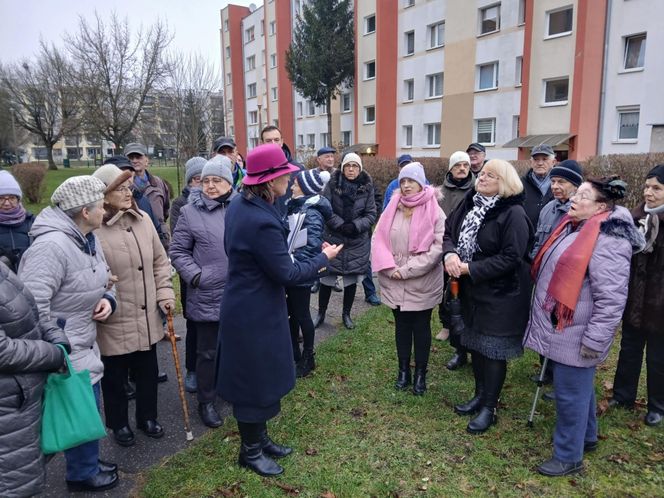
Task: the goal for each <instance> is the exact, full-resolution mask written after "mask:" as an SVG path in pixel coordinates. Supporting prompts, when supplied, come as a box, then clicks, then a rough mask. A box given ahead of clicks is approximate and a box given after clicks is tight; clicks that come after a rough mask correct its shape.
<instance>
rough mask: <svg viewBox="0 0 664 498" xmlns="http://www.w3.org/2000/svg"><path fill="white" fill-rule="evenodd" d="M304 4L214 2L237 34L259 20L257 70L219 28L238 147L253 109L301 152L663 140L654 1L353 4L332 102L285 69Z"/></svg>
mask: <svg viewBox="0 0 664 498" xmlns="http://www.w3.org/2000/svg"><path fill="white" fill-rule="evenodd" d="M304 4H306V1H303V0H271V1H267V2H266V3H265V5H264V6H262V7H259V8H258V9H255V10H253V11H249V9H246V8H240V7H237V6H233V5H229V6H228V7H226V8H225V9H224V10H222V22H223V21H224V20H225V19H229V20H230V23H231V26H226V28H227V29H230V31H231V32H232V31H233V26H232V23H233V19H235V21H234V22H236V23H237V24H238V26H239V27H240V30H242V31H243V33H244V32H245V31H246V30H247V29H251V26H254V35H255V36H256V37H258V27H257V26H258V24H256V21H255V20H254V19H261V18H262V19H263V21H262V22H263V25H264V28H263V32H261V36H263V41H262V42H260V43H259V45H260V44H262V45H263V46H264V47H265V48H264V49H263V50H264V54H266V57H267V61H268V62H267V65H266V66H260V65H258V63H257V65H256V68H255V69H251V70H247V69H246V67H245V66H243V65H242V64H245V63H246V59H247V58H250V57H252V56H255V57H256V61H258V60H259V59H260V54H259V52H257V49H255V48H253V46H252V45H251V43H247V41H246V37H245V39H244V40H242V41H241V42H240V43H239V44H233V40H234V39H235V38H233V37H232V36H228V37H224V36H222V53H224V54H225V55H224V56H222V59H223V61H224V71H225V73H226V74H227V79H228V81H229V82H232V88H229V89H227V92H229V90H230V92H229V93H228V94H227V95H228V98H230V99H233V100H234V101H235V103H234V105H235V106H236V107H235V110H234V111H233V112H232V113H231V111H229V112H228V114H227V116H228V118H229V122H228V125H229V126H227V129H228V130H233V129H235V130H238V129H239V128H241V130H238V131H237V132H236V133H235V136H236V139H237V140H236V141H237V142H238V145H239V146H240V147H241V148H243V147H245V148H251V147H252V146H254V145H255V144H256V143H257V142H256V140H255V127H256V122H255V121H256V120H255V117H256V112H257V113H258V121H259V123H258V124H263V125H265V124H272V123H275V124H277V123H278V125H279V126H280V128H281V129H282V132H283V133H284V136H285V138H286V141H287V143H289V145H291V147H292V148H296V149H297V151H298V154H305V155H306V154H307V152H309V153H310V152H311V151H312V150H315V149H317V148H319V147H321V146H323V145H328V144H330V143H331V144H334V145H337V144H344V145H351V144H352V145H353V146H354V148H355V149H356V150H359V151H361V152H363V153H368V154H377V155H379V156H383V157H395V156H396V155H399V154H402V153H405V152H408V153H411V154H412V155H414V156H438V157H447V156H449V155H450V154H451V153H452V152H453V151H455V150H459V149H465V148H466V147H467V145H468V144H469V143H471V142H480V143H482V144H484V145H485V146H486V147H487V155H488V156H489V157H492V158H503V159H517V158H527V157H529V154H530V150H531V149H532V147H533V146H535V145H538V144H541V143H547V144H549V145H551V146H552V147H553V148H554V149H555V150H556V152H557V154H558V156H559V158H560V159H562V158H566V157H570V158H576V159H585V158H586V157H588V156H592V155H596V154H600V153H601V154H604V153H631V152H647V151H659V150H663V149H664V97H662V95H661V92H657V86H656V85H657V83H658V82H659V81H660V80H661V76H664V75H663V74H662V73H664V64H661V63H660V64H658V61H657V56H658V54H657V53H656V52H655V50H654V49H653V48H652V47H654V46H659V45H660V44H661V41H662V40H661V38H662V37H664V35H663V34H661V30H659V31H656V30H655V23H656V20H657V16H656V14H657V13H656V12H655V9H656V7H657V4H658V2H657V0H499V1H496V0H464V1H459V0H393V1H382V0H362V1H357V2H355V4H354V6H353V14H354V22H355V57H356V63H355V81H354V85H353V87H352V88H344V89H341V90H340V94H339V95H338V98H337V99H336V100H334V101H333V104H332V109H324V108H320V107H317V106H315V105H313V103H312V102H309V101H307V100H306V99H305V98H303V97H302V96H301V95H298V94H297V92H295V91H294V90H293V88H292V85H290V82H289V81H288V78H287V74H286V70H285V67H284V58H285V52H286V50H287V48H288V46H289V44H290V37H291V33H292V30H293V28H294V26H295V23H297V22H298V13H299V12H300V11H301V9H302V8H303V5H304ZM242 9H244V10H242ZM232 13H235V15H236V17H235V18H232ZM238 17H239V19H238ZM222 31H223V29H222ZM222 34H223V33H222ZM280 35H281V37H280ZM228 43H230V45H228ZM231 45H232V46H231ZM648 47H650V49H649V50H647V48H648ZM235 51H238V52H241V53H240V54H238V55H236V56H234V55H233V54H234V52H235ZM660 59H661V57H660ZM254 72H261V73H262V74H261V75H258V74H254ZM235 73H238V74H239V76H240V77H242V78H243V80H242V82H241V83H239V84H236V83H235V79H236V74H235ZM261 78H262V80H263V81H264V82H265V83H264V84H263V85H262V86H261V83H260V81H261ZM252 83H256V85H257V87H256V92H257V93H256V97H254V96H253V95H254V94H253V89H252V87H251V86H250V85H251V84H252ZM635 88H638V89H639V91H634V89H635ZM238 99H243V103H242V105H243V106H244V107H243V108H242V109H241V110H240V109H239V108H238V107H237V105H238V103H239V102H238ZM261 99H263V100H262V103H261ZM287 99H288V101H287ZM256 104H260V105H259V106H257V105H256ZM230 107H231V106H230V105H228V99H227V108H228V109H230ZM258 107H260V108H262V109H264V110H266V111H267V115H266V116H264V117H262V116H261V111H260V109H259V108H258ZM239 112H242V116H238V113H239ZM328 112H329V113H331V115H332V136H328V133H327V113H328ZM252 113H253V114H252ZM243 119H244V122H243V121H242V120H243Z"/></svg>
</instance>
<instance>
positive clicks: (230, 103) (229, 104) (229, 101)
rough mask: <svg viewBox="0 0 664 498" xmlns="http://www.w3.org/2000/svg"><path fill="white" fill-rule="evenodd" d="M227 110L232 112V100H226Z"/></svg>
mask: <svg viewBox="0 0 664 498" xmlns="http://www.w3.org/2000/svg"><path fill="white" fill-rule="evenodd" d="M227 107H228V110H229V111H232V110H233V99H228V106H227Z"/></svg>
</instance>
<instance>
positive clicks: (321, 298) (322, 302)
mask: <svg viewBox="0 0 664 498" xmlns="http://www.w3.org/2000/svg"><path fill="white" fill-rule="evenodd" d="M331 295H332V287H330V286H329V285H325V284H323V283H322V282H321V284H320V290H319V291H318V311H324V310H326V309H327V305H328V304H329V303H330V296H331Z"/></svg>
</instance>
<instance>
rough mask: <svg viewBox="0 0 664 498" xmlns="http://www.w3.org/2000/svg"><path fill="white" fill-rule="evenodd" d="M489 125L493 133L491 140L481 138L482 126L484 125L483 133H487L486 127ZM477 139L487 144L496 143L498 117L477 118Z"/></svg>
mask: <svg viewBox="0 0 664 498" xmlns="http://www.w3.org/2000/svg"><path fill="white" fill-rule="evenodd" d="M487 125H489V126H490V131H489V133H490V134H491V136H490V140H489V141H488V142H487V141H486V140H480V127H483V131H482V133H486V131H485V127H486V126H487ZM475 141H476V142H477V143H480V144H482V145H485V146H493V145H496V118H482V119H476V120H475Z"/></svg>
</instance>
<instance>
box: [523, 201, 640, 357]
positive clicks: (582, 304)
mask: <svg viewBox="0 0 664 498" xmlns="http://www.w3.org/2000/svg"><path fill="white" fill-rule="evenodd" d="M578 233H579V229H578V228H577V229H576V230H574V231H572V230H571V229H570V230H569V231H568V233H566V234H564V235H561V237H560V238H559V239H558V240H557V241H556V243H555V244H554V245H553V246H551V248H549V250H548V251H547V253H546V254H545V255H544V259H543V263H542V266H541V267H540V270H539V275H537V280H536V282H535V291H534V295H533V300H532V308H531V312H530V320H529V321H528V327H527V328H526V335H525V338H524V346H525V347H527V348H529V349H532V350H534V351H536V352H538V353H539V354H541V355H543V356H546V357H547V358H549V359H551V360H553V361H555V362H558V363H562V364H563V365H568V366H572V367H582V368H589V367H593V366H595V365H597V364H599V363H601V362H603V361H604V360H605V359H606V357H607V356H608V355H609V349H610V348H611V344H612V343H613V338H614V336H615V333H616V329H617V328H618V324H619V323H620V319H621V318H622V314H623V310H624V309H625V303H626V301H627V286H628V283H629V262H630V259H631V257H632V251H633V250H637V249H638V248H640V247H643V244H644V239H643V235H641V234H640V233H639V231H638V230H637V229H636V227H635V226H634V222H633V221H632V217H631V216H630V214H629V211H628V210H627V209H625V208H623V207H616V208H615V209H614V211H613V212H612V213H611V215H610V216H609V218H608V219H607V220H606V221H604V222H603V223H602V225H601V227H600V234H599V237H598V238H597V243H596V244H595V248H594V249H593V253H592V256H591V258H590V263H589V264H588V270H587V271H586V276H585V279H584V281H583V286H582V288H581V293H580V294H579V299H578V301H577V305H576V309H575V310H574V319H573V322H572V324H571V325H570V326H569V327H566V328H565V329H563V330H562V331H558V330H554V326H553V324H552V322H551V312H549V311H546V310H544V308H543V305H544V300H545V299H546V291H547V289H548V287H549V282H550V281H551V277H552V276H553V271H554V269H555V267H556V264H557V263H558V260H559V259H560V256H561V255H562V254H563V252H564V251H565V250H566V249H567V248H568V247H569V246H570V245H571V244H572V242H574V241H575V240H576V237H577V235H578ZM581 345H584V346H586V347H587V348H589V349H591V350H593V351H597V352H599V353H600V356H599V357H598V358H583V357H582V356H581V354H580V351H581Z"/></svg>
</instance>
